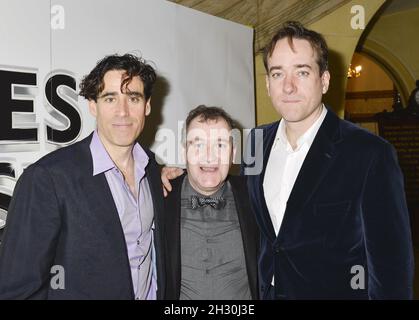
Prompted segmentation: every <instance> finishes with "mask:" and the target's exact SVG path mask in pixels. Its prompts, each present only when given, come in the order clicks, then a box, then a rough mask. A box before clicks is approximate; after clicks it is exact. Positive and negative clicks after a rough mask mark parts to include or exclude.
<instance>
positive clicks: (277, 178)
mask: <svg viewBox="0 0 419 320" xmlns="http://www.w3.org/2000/svg"><path fill="white" fill-rule="evenodd" d="M326 114H327V109H326V108H325V106H324V105H323V109H322V113H321V114H320V116H319V117H318V118H317V120H316V121H315V122H314V123H313V124H312V125H311V127H310V128H309V129H308V130H307V131H306V132H305V133H304V134H303V135H302V136H301V137H300V138H298V140H297V148H296V149H295V150H293V148H292V147H291V145H290V143H289V142H288V139H287V135H286V133H285V122H284V121H282V120H281V122H280V123H279V126H278V130H277V132H276V136H275V140H274V143H273V145H272V149H271V152H270V154H269V159H268V164H267V166H266V171H265V176H264V179H263V190H264V195H265V201H266V206H267V207H268V210H269V215H270V217H271V220H272V225H273V227H274V230H275V234H276V235H278V232H279V230H280V227H281V224H282V220H283V218H284V213H285V209H286V207H287V201H288V198H289V196H290V194H291V190H292V188H293V187H294V183H295V180H296V179H297V176H298V173H299V172H300V169H301V166H302V165H303V162H304V159H305V158H306V156H307V153H308V150H309V149H310V147H311V144H312V143H313V140H314V138H315V137H316V134H317V132H318V131H319V128H320V126H321V124H322V123H323V120H324V118H325V117H326ZM273 284H274V279H272V285H273Z"/></svg>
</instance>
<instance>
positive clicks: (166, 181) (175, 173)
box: [161, 167, 183, 197]
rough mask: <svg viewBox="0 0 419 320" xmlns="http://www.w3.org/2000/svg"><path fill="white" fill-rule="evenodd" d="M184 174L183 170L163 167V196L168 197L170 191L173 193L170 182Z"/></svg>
mask: <svg viewBox="0 0 419 320" xmlns="http://www.w3.org/2000/svg"><path fill="white" fill-rule="evenodd" d="M182 174H183V169H181V168H177V167H163V168H162V169H161V182H162V184H163V194H164V197H167V195H168V194H169V192H170V191H172V185H171V184H170V180H173V179H175V178H177V177H179V176H181V175H182Z"/></svg>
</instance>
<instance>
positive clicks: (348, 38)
mask: <svg viewBox="0 0 419 320" xmlns="http://www.w3.org/2000/svg"><path fill="white" fill-rule="evenodd" d="M384 1H385V0H368V1H367V0H357V1H350V2H348V3H347V4H346V5H344V6H342V7H340V8H339V9H337V10H335V11H334V12H332V13H330V14H329V15H327V16H325V17H323V18H322V19H320V20H319V21H316V22H315V23H313V24H311V25H308V26H307V27H308V28H310V29H313V30H316V31H318V32H320V33H322V34H323V35H324V36H325V38H326V41H327V43H328V45H329V48H330V52H331V55H330V72H331V75H332V80H331V86H330V88H329V92H328V94H327V95H326V96H325V102H326V103H328V104H329V105H330V106H331V107H332V108H333V109H334V110H335V111H336V112H337V113H338V115H340V116H343V113H344V100H345V89H346V72H347V68H348V66H349V63H350V61H351V59H352V55H353V53H354V51H355V47H356V45H357V43H358V41H359V38H360V36H361V34H362V32H363V31H364V30H360V29H357V30H354V29H352V28H351V23H350V21H351V18H352V16H353V14H352V13H351V8H352V6H354V5H362V6H363V7H364V9H365V24H366V25H367V24H368V22H369V21H370V19H371V18H372V16H373V15H374V14H375V12H376V11H377V10H378V9H379V8H380V6H381V5H382V4H383V3H384ZM255 77H256V122H257V124H258V125H260V124H263V123H269V122H272V121H275V120H276V119H278V118H279V117H278V115H277V114H276V112H275V110H273V107H272V105H271V103H270V100H269V98H268V97H267V94H266V86H265V70H264V68H263V62H262V57H261V56H260V55H257V56H256V57H255Z"/></svg>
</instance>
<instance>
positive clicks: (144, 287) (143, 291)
mask: <svg viewBox="0 0 419 320" xmlns="http://www.w3.org/2000/svg"><path fill="white" fill-rule="evenodd" d="M90 151H91V153H92V159H93V175H94V176H95V175H97V174H101V173H104V174H105V177H106V180H107V182H108V185H109V188H110V190H111V192H112V197H113V200H114V202H115V205H116V208H117V210H118V215H119V219H120V221H121V226H122V230H123V232H124V236H125V242H126V246H127V252H128V258H129V263H130V268H131V277H132V284H133V289H134V294H135V299H137V300H155V299H156V289H157V282H156V276H157V274H156V272H155V252H154V243H153V229H154V224H153V216H154V214H153V211H154V209H153V201H152V197H151V192H150V187H149V184H148V181H147V178H146V177H145V168H146V166H147V164H148V160H149V159H148V156H147V154H146V153H145V151H144V150H143V149H142V148H141V146H140V145H139V144H138V143H136V144H135V145H134V148H133V150H132V154H133V157H134V171H135V186H136V194H137V196H134V195H133V194H132V192H131V191H130V188H129V186H128V183H127V182H126V181H125V179H124V176H123V175H122V173H121V172H120V170H119V169H118V167H117V166H116V165H115V163H114V162H113V161H112V159H111V157H110V156H109V154H108V152H107V151H106V149H105V147H104V145H103V144H102V142H101V140H100V137H99V135H98V133H97V131H95V132H94V134H93V138H92V141H91V143H90ZM109 272H113V270H109Z"/></svg>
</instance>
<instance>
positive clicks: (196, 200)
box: [191, 196, 226, 210]
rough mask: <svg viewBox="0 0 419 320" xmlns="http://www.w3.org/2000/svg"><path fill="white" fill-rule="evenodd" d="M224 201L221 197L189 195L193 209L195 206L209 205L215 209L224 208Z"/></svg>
mask: <svg viewBox="0 0 419 320" xmlns="http://www.w3.org/2000/svg"><path fill="white" fill-rule="evenodd" d="M225 204H226V201H225V199H224V198H223V197H217V198H211V197H199V196H191V205H192V209H193V210H195V209H197V208H201V207H205V206H211V207H213V208H214V209H216V210H220V209H222V208H224V206H225Z"/></svg>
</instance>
